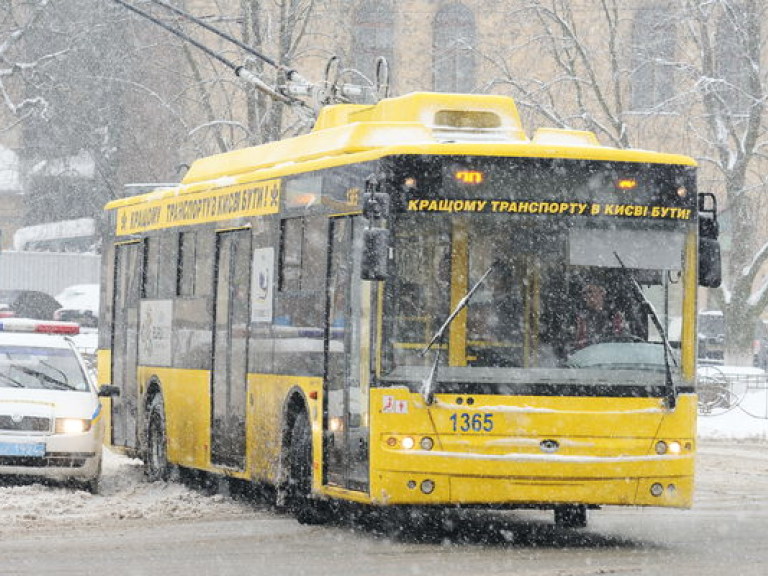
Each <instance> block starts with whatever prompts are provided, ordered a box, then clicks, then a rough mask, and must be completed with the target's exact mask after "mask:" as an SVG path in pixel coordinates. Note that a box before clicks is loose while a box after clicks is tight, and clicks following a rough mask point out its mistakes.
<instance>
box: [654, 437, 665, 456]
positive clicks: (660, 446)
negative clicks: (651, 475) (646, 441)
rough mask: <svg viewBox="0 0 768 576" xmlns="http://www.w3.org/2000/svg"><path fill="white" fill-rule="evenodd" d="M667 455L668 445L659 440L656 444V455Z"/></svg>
mask: <svg viewBox="0 0 768 576" xmlns="http://www.w3.org/2000/svg"><path fill="white" fill-rule="evenodd" d="M666 453H667V443H666V442H664V440H659V441H658V442H656V454H658V455H659V456H661V455H662V454H666Z"/></svg>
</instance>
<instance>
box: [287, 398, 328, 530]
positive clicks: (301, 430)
mask: <svg viewBox="0 0 768 576" xmlns="http://www.w3.org/2000/svg"><path fill="white" fill-rule="evenodd" d="M288 460H289V470H290V478H289V481H288V483H289V488H288V501H289V506H290V510H291V512H293V514H294V515H295V516H296V519H297V520H298V521H299V522H300V523H301V524H322V523H324V522H327V521H328V520H329V519H330V518H329V516H330V506H329V505H328V503H327V502H323V501H320V500H317V499H315V498H313V497H312V430H311V428H310V425H309V417H308V416H307V413H306V412H304V411H303V410H302V411H301V412H300V413H299V414H298V415H297V416H296V420H295V422H294V423H293V428H291V434H290V447H289V459H288Z"/></svg>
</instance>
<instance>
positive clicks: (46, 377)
mask: <svg viewBox="0 0 768 576" xmlns="http://www.w3.org/2000/svg"><path fill="white" fill-rule="evenodd" d="M41 364H43V365H45V363H43V362H41ZM14 366H15V367H16V368H18V369H19V370H21V371H22V372H24V373H26V374H29V375H30V376H35V377H37V378H39V379H40V383H41V384H42V385H43V386H45V383H46V382H49V383H50V384H52V385H53V386H52V387H53V388H57V389H59V390H76V388H74V387H73V386H70V385H69V383H68V382H64V381H62V380H59V379H58V378H54V377H53V376H51V375H50V374H46V373H45V372H41V371H40V370H35V369H34V368H30V367H29V366H20V365H14ZM48 388H51V386H48Z"/></svg>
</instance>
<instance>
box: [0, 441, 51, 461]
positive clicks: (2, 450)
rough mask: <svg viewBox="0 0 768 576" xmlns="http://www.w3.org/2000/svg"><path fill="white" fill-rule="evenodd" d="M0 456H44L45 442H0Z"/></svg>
mask: <svg viewBox="0 0 768 576" xmlns="http://www.w3.org/2000/svg"><path fill="white" fill-rule="evenodd" d="M0 456H32V457H35V458H42V457H43V456H45V443H44V442H36V443H34V444H28V443H23V442H0Z"/></svg>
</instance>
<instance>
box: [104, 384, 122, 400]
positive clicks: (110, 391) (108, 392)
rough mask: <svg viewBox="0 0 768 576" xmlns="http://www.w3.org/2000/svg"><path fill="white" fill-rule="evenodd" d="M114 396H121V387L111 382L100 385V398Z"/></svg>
mask: <svg viewBox="0 0 768 576" xmlns="http://www.w3.org/2000/svg"><path fill="white" fill-rule="evenodd" d="M113 396H120V388H118V387H117V386H112V385H111V384H104V385H102V386H99V397H100V398H112V397H113Z"/></svg>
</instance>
